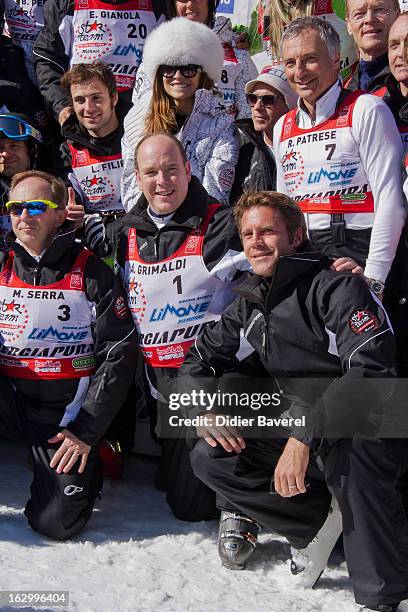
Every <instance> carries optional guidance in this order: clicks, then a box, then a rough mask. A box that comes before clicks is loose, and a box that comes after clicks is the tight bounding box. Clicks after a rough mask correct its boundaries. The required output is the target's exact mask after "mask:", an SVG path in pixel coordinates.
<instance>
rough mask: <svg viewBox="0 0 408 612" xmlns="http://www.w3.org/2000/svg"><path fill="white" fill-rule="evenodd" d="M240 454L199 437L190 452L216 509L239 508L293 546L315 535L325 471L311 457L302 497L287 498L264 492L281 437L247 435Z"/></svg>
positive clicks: (325, 504)
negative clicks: (210, 490) (210, 493)
mask: <svg viewBox="0 0 408 612" xmlns="http://www.w3.org/2000/svg"><path fill="white" fill-rule="evenodd" d="M246 444H247V446H246V448H245V449H244V450H243V451H242V452H241V453H240V454H236V453H227V452H226V451H224V449H223V448H222V447H221V446H220V445H217V446H216V447H215V448H212V447H211V446H209V445H208V444H207V443H206V442H205V441H204V440H200V441H199V442H198V443H197V444H196V446H195V447H194V449H193V451H192V453H191V464H192V467H193V470H194V473H195V474H196V476H198V478H200V479H201V480H202V481H203V482H204V483H205V484H206V485H208V486H209V487H210V488H212V489H213V490H214V491H215V492H216V494H217V506H218V507H219V508H220V509H221V510H229V511H238V512H243V513H244V514H246V515H247V516H249V517H250V518H252V519H253V520H255V521H257V522H258V523H259V524H261V525H263V526H264V527H266V528H267V529H270V530H272V531H276V532H278V533H280V534H281V535H283V536H285V537H286V538H287V539H288V540H289V542H290V544H291V545H292V546H294V547H295V548H304V547H305V546H307V544H308V543H309V542H310V541H311V540H312V539H313V538H314V536H315V535H316V533H317V532H318V531H319V529H320V528H321V526H322V525H323V523H324V521H325V520H326V517H327V513H328V510H329V506H330V501H331V494H330V492H329V490H328V489H327V486H326V483H325V481H324V474H323V472H321V470H320V469H319V468H318V467H317V465H316V462H315V460H314V458H313V457H312V456H311V459H310V462H309V466H308V469H307V472H306V481H307V482H309V484H310V486H309V488H308V490H307V492H306V493H305V494H303V495H297V496H295V497H291V498H287V497H281V496H280V495H277V494H271V493H270V492H269V486H270V481H271V478H272V477H273V474H274V470H275V467H276V464H277V463H278V461H279V457H280V456H281V454H282V451H283V449H284V446H285V444H286V440H285V439H276V440H272V439H267V440H256V439H251V438H248V439H247V440H246Z"/></svg>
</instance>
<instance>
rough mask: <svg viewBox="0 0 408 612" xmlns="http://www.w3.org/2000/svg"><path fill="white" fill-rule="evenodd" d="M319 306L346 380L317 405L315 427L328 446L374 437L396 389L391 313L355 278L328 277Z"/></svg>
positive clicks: (336, 382) (334, 384) (339, 380)
mask: <svg viewBox="0 0 408 612" xmlns="http://www.w3.org/2000/svg"><path fill="white" fill-rule="evenodd" d="M317 302H318V307H319V309H320V312H321V317H322V321H323V323H324V325H325V328H326V330H328V332H329V333H331V334H332V344H333V349H332V350H335V349H334V347H336V349H337V351H338V355H339V357H340V360H341V366H342V371H343V375H342V376H341V377H339V378H337V379H336V380H334V381H333V382H332V383H331V384H330V385H328V387H327V388H326V390H325V392H324V393H323V395H322V396H321V398H320V400H319V401H318V402H317V404H316V405H315V408H314V410H315V412H314V414H315V415H318V416H319V418H318V419H317V420H316V421H315V420H314V425H313V427H314V428H315V429H316V425H318V427H319V428H320V429H321V431H320V432H319V433H320V434H321V435H323V436H324V438H325V439H328V440H330V439H332V440H335V439H336V438H344V437H349V436H353V435H360V436H364V435H367V436H375V435H376V434H377V430H378V428H379V427H380V426H381V425H382V423H383V422H384V418H385V417H386V414H385V411H386V410H387V403H386V402H387V400H388V399H389V397H390V396H391V395H392V393H393V391H394V388H395V385H394V380H393V377H394V376H395V341H394V334H393V331H392V329H391V326H390V323H389V319H388V316H387V313H386V312H385V310H384V308H383V306H382V305H381V303H380V302H379V301H378V300H377V299H375V298H374V296H373V295H372V293H371V292H370V291H369V289H368V287H367V284H366V283H365V282H364V280H363V279H361V278H359V277H356V276H354V275H350V276H344V275H343V274H338V273H334V272H333V273H332V272H327V277H326V279H325V280H324V281H323V282H322V283H320V285H319V288H318V293H317ZM319 421H320V422H319ZM315 434H316V431H314V432H313V431H312V435H315Z"/></svg>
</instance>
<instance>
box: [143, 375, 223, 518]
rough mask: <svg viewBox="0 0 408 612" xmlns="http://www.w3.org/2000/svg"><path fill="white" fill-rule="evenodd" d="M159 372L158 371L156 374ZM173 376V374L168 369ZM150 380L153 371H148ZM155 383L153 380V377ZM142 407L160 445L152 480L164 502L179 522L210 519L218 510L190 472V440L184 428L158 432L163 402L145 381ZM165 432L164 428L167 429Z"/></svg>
mask: <svg viewBox="0 0 408 612" xmlns="http://www.w3.org/2000/svg"><path fill="white" fill-rule="evenodd" d="M158 374H159V375H160V372H159V373H158ZM170 374H171V375H173V376H174V373H173V372H171V373H170ZM149 376H150V380H151V379H152V378H153V373H152V372H151V371H150V372H149ZM155 382H156V380H155ZM145 397H146V407H147V409H148V413H149V418H150V426H151V435H152V438H153V439H154V440H155V441H156V442H158V443H159V444H160V446H161V456H160V464H159V469H158V475H157V477H156V483H157V485H158V487H159V488H160V489H162V490H163V491H165V493H166V501H167V503H168V505H169V506H170V509H171V511H172V513H173V514H174V516H175V517H176V518H178V519H179V520H181V521H191V522H195V521H210V520H212V519H215V518H218V517H219V515H220V512H219V510H218V508H217V506H216V503H215V493H214V491H213V490H212V489H210V488H209V487H207V485H205V484H204V483H203V482H201V480H200V479H199V478H197V476H196V475H195V474H194V472H193V470H192V467H191V463H190V451H191V446H192V444H191V440H189V439H188V438H187V431H186V430H185V429H182V428H180V429H178V430H177V437H174V438H168V437H164V436H161V435H160V431H161V427H160V416H162V418H164V419H167V418H168V409H167V405H166V404H165V403H163V402H161V401H158V400H156V399H155V398H154V397H153V396H152V394H151V391H150V388H149V385H148V382H147V380H145ZM167 431H168V428H167Z"/></svg>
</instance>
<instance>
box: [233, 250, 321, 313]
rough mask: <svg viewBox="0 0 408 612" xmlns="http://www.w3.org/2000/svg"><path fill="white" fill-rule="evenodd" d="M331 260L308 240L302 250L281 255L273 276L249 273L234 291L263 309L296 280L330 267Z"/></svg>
mask: <svg viewBox="0 0 408 612" xmlns="http://www.w3.org/2000/svg"><path fill="white" fill-rule="evenodd" d="M330 264H331V260H330V259H329V258H328V257H327V256H326V255H323V254H322V253H319V252H316V251H313V250H312V246H311V244H310V242H306V244H305V245H304V248H303V249H302V251H301V252H297V253H294V254H293V255H286V256H284V257H280V258H279V260H278V263H277V265H276V268H275V271H274V273H273V276H272V277H271V278H268V279H264V278H263V277H261V276H258V275H256V274H250V273H248V275H247V277H246V279H245V280H244V281H243V282H242V283H241V284H240V285H239V287H237V288H236V289H235V290H234V291H235V292H236V293H237V294H238V295H240V296H241V297H243V298H245V299H246V300H247V301H248V302H251V303H255V304H258V305H259V306H260V307H261V309H262V310H263V311H265V310H267V309H268V307H269V305H270V304H271V303H272V302H273V301H275V299H277V298H278V297H279V296H280V295H281V294H282V293H283V292H284V291H285V290H286V289H287V288H289V287H291V286H293V284H294V283H296V281H299V282H301V280H302V279H304V278H305V277H306V276H311V275H314V274H317V272H320V270H322V269H325V268H329V267H330Z"/></svg>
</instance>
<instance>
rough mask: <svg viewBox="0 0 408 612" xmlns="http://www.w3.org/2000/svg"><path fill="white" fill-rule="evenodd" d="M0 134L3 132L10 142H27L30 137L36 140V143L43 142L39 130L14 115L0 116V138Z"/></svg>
mask: <svg viewBox="0 0 408 612" xmlns="http://www.w3.org/2000/svg"><path fill="white" fill-rule="evenodd" d="M1 132H3V134H4V135H5V136H6V138H10V139H11V140H27V138H29V137H30V136H31V137H32V138H35V139H36V140H38V142H43V137H42V136H41V133H40V132H39V130H37V129H36V128H35V127H33V126H32V125H30V124H29V123H27V121H24V119H21V118H20V117H15V116H14V115H4V114H3V115H2V114H0V137H1Z"/></svg>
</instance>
